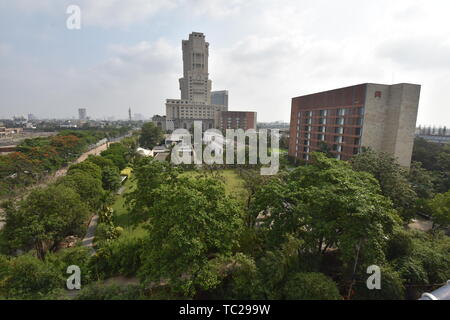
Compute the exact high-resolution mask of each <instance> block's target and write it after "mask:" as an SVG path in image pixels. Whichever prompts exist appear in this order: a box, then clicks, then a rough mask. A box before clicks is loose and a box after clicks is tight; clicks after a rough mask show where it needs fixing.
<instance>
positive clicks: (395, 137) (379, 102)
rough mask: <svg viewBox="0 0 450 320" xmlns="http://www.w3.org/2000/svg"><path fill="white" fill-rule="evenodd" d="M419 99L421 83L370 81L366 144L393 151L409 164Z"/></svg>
mask: <svg viewBox="0 0 450 320" xmlns="http://www.w3.org/2000/svg"><path fill="white" fill-rule="evenodd" d="M380 94H381V96H380ZM419 99H420V86H419V85H414V84H405V83H401V84H396V85H392V86H388V85H379V84H368V85H367V91H366V104H365V114H364V127H363V135H362V146H364V147H370V148H372V149H374V150H376V151H379V152H387V153H390V154H392V155H393V156H394V157H396V158H397V160H398V162H399V163H400V164H401V165H402V166H405V167H409V166H410V165H411V155H412V148H413V144H414V133H415V128H416V121H417V113H418V108H419Z"/></svg>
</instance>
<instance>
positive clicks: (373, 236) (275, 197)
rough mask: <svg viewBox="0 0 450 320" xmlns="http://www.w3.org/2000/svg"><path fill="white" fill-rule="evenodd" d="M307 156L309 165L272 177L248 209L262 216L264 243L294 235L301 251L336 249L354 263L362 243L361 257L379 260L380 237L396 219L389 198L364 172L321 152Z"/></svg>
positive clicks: (390, 229) (380, 254)
mask: <svg viewBox="0 0 450 320" xmlns="http://www.w3.org/2000/svg"><path fill="white" fill-rule="evenodd" d="M312 159H313V162H312V164H311V165H308V166H303V167H299V168H297V169H296V170H294V171H292V172H291V173H288V174H284V175H281V176H279V177H275V178H274V179H272V180H271V181H270V182H269V183H268V184H266V185H265V186H264V187H263V188H262V191H261V192H259V193H258V195H257V197H256V199H257V200H256V201H255V203H256V204H257V205H256V206H255V207H254V208H253V210H256V212H259V213H261V215H264V216H265V218H264V219H263V221H262V226H263V227H264V228H265V229H267V233H268V239H269V241H270V242H271V243H272V244H273V245H280V243H283V242H284V241H285V240H284V239H285V237H286V235H293V236H295V237H296V238H297V239H302V240H304V248H303V250H306V252H314V253H318V254H320V253H322V254H323V253H326V252H327V250H328V249H330V248H338V249H340V252H341V255H342V259H343V260H344V261H346V262H350V261H353V259H354V256H355V250H356V249H355V245H357V244H358V243H361V244H362V247H363V248H364V249H363V250H362V253H363V255H364V256H365V258H366V259H368V260H370V261H372V262H373V263H374V262H375V261H378V262H380V261H383V259H384V254H383V251H382V248H383V246H384V243H385V237H386V235H388V234H390V233H391V232H392V229H393V227H394V226H395V225H396V224H397V223H398V221H399V217H398V215H397V214H396V212H395V210H394V209H393V208H392V203H391V201H389V200H388V199H386V198H385V197H383V196H382V195H381V194H380V187H379V185H378V183H377V181H376V180H375V179H374V178H373V177H372V176H371V175H370V174H369V173H365V172H356V171H354V170H352V169H351V167H350V165H349V164H348V163H346V162H343V161H338V160H336V159H329V158H327V157H326V156H325V155H324V154H322V153H315V154H313V155H312Z"/></svg>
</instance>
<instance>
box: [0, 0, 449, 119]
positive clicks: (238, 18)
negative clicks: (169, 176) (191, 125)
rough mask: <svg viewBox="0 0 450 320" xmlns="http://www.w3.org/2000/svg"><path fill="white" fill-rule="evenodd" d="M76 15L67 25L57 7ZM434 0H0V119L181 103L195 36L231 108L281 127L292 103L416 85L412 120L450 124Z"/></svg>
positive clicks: (442, 25)
mask: <svg viewBox="0 0 450 320" xmlns="http://www.w3.org/2000/svg"><path fill="white" fill-rule="evenodd" d="M72 4H74V5H78V6H80V8H81V10H82V27H81V30H68V29H67V28H66V20H67V18H68V16H69V15H68V14H66V9H67V7H68V6H69V5H72ZM449 10H450V3H448V1H443V0H435V1H433V5H430V3H429V2H427V1H424V0H399V1H395V2H393V1H388V0H380V1H377V2H374V1H368V0H366V1H356V0H344V1H339V2H330V1H325V0H315V1H312V0H302V1H298V0H297V1H296V0H286V1H283V2H282V3H280V2H278V1H274V0H267V1H257V0H245V1H244V0H232V1H218V0H152V1H149V0H129V1H126V2H125V1H118V0H96V1H89V0H78V1H77V0H41V1H31V0H17V1H3V2H1V3H0V97H1V100H0V118H9V117H12V116H13V115H26V114H28V113H33V114H35V115H36V116H38V117H41V118H71V117H77V109H78V108H87V110H88V115H89V116H90V117H91V118H108V117H111V116H113V117H115V118H118V119H124V118H126V117H127V115H128V108H129V107H131V108H132V111H133V113H138V114H143V115H144V116H145V117H146V118H148V117H151V116H152V115H154V114H164V113H165V105H164V103H165V99H167V98H175V99H176V98H179V97H180V92H179V86H178V79H179V78H180V77H181V76H182V55H181V40H183V39H187V38H188V35H189V33H191V32H192V31H196V32H203V33H204V34H205V35H206V39H207V41H208V42H209V43H210V66H209V70H210V79H211V80H212V81H213V90H228V91H229V95H230V110H248V111H256V112H258V121H261V122H270V121H276V120H283V121H286V122H289V117H290V109H291V98H292V97H296V96H300V95H305V94H310V93H314V92H320V91H326V90H330V89H335V88H340V87H346V86H350V85H355V84H361V83H367V82H369V83H385V84H392V83H402V82H408V83H417V84H421V85H422V94H421V101H420V107H419V117H418V121H417V123H418V125H419V124H421V125H447V126H449V125H450V108H448V107H447V104H448V102H447V100H446V98H445V92H446V91H447V90H448V88H449V87H450V59H448V57H449V56H450V30H449V26H448V23H447V20H446V19H447V13H448V12H449Z"/></svg>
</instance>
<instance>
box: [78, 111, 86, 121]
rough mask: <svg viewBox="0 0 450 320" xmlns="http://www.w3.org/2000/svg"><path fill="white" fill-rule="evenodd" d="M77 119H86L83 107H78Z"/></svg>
mask: <svg viewBox="0 0 450 320" xmlns="http://www.w3.org/2000/svg"><path fill="white" fill-rule="evenodd" d="M78 120H81V121H84V120H87V111H86V109H85V108H80V109H78Z"/></svg>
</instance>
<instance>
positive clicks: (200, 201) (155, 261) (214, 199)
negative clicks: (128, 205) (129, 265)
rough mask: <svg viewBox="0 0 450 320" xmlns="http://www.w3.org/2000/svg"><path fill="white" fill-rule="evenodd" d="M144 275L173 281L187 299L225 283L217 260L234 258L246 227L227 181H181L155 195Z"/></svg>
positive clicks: (151, 210) (153, 279)
mask: <svg viewBox="0 0 450 320" xmlns="http://www.w3.org/2000/svg"><path fill="white" fill-rule="evenodd" d="M153 193H154V196H155V198H157V199H158V201H155V202H153V203H152V205H151V207H150V208H149V209H150V210H149V214H150V223H149V226H148V230H149V239H148V241H147V246H146V249H145V252H144V254H143V258H144V265H143V268H142V269H141V277H142V278H143V279H144V280H145V281H147V282H157V283H159V281H160V280H165V281H168V283H169V286H170V288H171V289H172V290H173V291H174V292H177V293H178V294H181V295H182V296H184V297H192V296H193V295H194V294H195V293H196V291H197V290H198V289H203V290H204V289H210V288H214V287H215V286H217V285H218V284H219V283H220V275H219V274H218V268H217V259H220V258H221V257H223V256H228V255H231V253H232V251H233V248H234V247H236V246H237V239H238V236H239V233H240V230H241V226H242V219H241V212H240V210H239V205H238V203H237V202H236V201H235V200H234V199H232V198H230V197H228V196H227V195H226V194H225V186H224V184H223V183H222V182H220V181H217V180H215V179H212V178H210V177H197V178H196V179H193V178H191V179H189V178H179V180H178V181H177V182H176V183H174V184H171V185H169V184H162V185H160V186H159V187H158V188H157V189H155V190H154V191H153Z"/></svg>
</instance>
